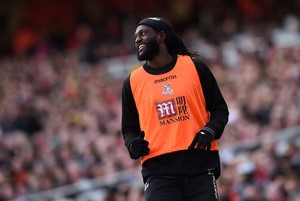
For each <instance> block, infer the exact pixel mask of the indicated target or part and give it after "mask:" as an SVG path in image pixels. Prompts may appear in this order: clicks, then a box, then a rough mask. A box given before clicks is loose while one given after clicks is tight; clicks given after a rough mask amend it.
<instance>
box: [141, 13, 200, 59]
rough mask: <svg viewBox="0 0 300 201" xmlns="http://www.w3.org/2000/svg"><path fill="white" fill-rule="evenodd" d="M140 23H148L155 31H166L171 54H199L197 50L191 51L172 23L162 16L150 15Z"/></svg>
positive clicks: (167, 44) (166, 41)
mask: <svg viewBox="0 0 300 201" xmlns="http://www.w3.org/2000/svg"><path fill="white" fill-rule="evenodd" d="M139 25H147V26H149V27H151V28H153V29H154V30H155V31H157V32H160V31H164V32H165V33H166V40H165V43H166V46H167V49H168V52H169V54H170V55H177V54H179V55H189V56H197V55H198V53H197V52H191V51H190V50H189V49H188V48H187V47H186V45H185V44H184V42H183V41H182V40H181V38H180V37H179V36H178V35H177V34H176V33H175V31H174V30H173V27H172V26H171V24H170V23H169V22H168V21H167V20H166V19H163V18H160V17H148V18H145V19H143V20H142V21H140V22H139V23H138V25H137V26H139Z"/></svg>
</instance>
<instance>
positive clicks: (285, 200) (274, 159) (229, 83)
mask: <svg viewBox="0 0 300 201" xmlns="http://www.w3.org/2000/svg"><path fill="white" fill-rule="evenodd" d="M162 2H165V1H162ZM176 2H179V3H177V4H176V5H177V7H176V6H175V5H174V6H173V7H172V8H173V12H175V11H176V13H177V15H171V14H170V16H173V18H171V17H170V18H171V20H172V22H177V23H175V27H176V28H177V29H178V30H179V31H180V32H179V33H180V35H181V36H182V38H183V40H184V41H185V42H186V44H187V46H188V47H190V49H192V50H195V51H197V52H199V54H200V57H201V59H203V60H204V61H205V62H206V63H207V64H208V65H209V66H210V68H211V70H212V71H213V73H214V74H215V76H216V79H217V81H218V83H219V85H220V88H221V91H222V93H223V95H224V97H225V99H226V101H227V103H228V107H229V112H230V117H229V123H228V126H227V127H226V129H225V131H224V134H223V137H222V138H221V139H220V142H219V144H220V147H221V161H222V175H221V177H220V179H219V180H218V184H219V186H218V187H219V196H220V201H300V141H299V137H294V138H292V139H290V140H274V138H275V137H274V135H275V133H277V132H278V131H282V130H284V129H288V128H294V127H297V126H298V131H296V132H298V134H299V133H300V130H299V126H300V87H299V86H300V21H299V20H300V19H299V16H298V15H296V14H294V15H292V14H286V15H284V12H283V11H284V9H283V10H281V11H282V12H281V13H280V14H281V15H282V16H281V15H280V17H278V16H277V18H276V17H275V16H272V17H274V18H267V19H266V20H264V21H261V20H256V19H255V16H263V14H264V12H263V11H264V10H263V11H261V10H257V9H256V10H255V9H252V10H250V11H253V12H254V11H256V12H254V13H253V12H250V11H249V10H248V11H249V12H248V14H249V15H248V18H247V19H246V20H245V19H244V21H243V23H241V22H239V20H240V19H239V18H237V16H238V15H237V13H234V12H233V11H232V7H230V6H229V7H226V9H224V7H222V6H217V8H215V9H216V10H222V9H224V11H223V12H224V13H223V14H226V15H225V17H224V18H222V20H221V19H219V18H218V17H220V16H217V17H215V18H213V16H212V15H211V13H213V14H214V12H217V11H214V7H212V5H211V7H210V6H208V7H205V9H203V10H202V11H203V12H201V14H198V15H196V17H195V16H190V15H187V16H189V18H188V17H187V19H185V21H182V22H180V21H178V20H177V21H176V19H175V18H176V17H174V16H178V15H179V14H181V15H180V16H186V14H187V13H189V11H190V9H192V8H193V6H190V7H188V5H192V4H188V3H186V4H182V2H183V1H176ZM190 2H193V1H190ZM199 2H202V1H199ZM225 2H227V3H228V2H233V1H225ZM237 2H241V1H237ZM245 2H251V1H245ZM266 2H268V1H262V2H260V3H262V4H261V6H262V7H263V5H265V4H264V3H266ZM180 3H181V4H180ZM121 5H122V4H121ZM163 5H164V4H163ZM183 5H185V6H183ZM229 5H230V4H229ZM266 5H267V4H266ZM223 6H224V5H223ZM243 6H245V5H243ZM243 6H241V8H240V9H242V8H244V7H243ZM119 9H120V8H119ZM265 9H267V10H268V7H267V6H266V8H265ZM210 11H211V12H210ZM243 11H244V12H246V10H243ZM259 11H260V12H259ZM158 13H159V12H158ZM137 14H138V15H137V16H138V17H141V13H137ZM146 14H147V13H145V15H146ZM155 14H157V13H155ZM172 14H173V13H172ZM298 14H299V13H298ZM220 15H221V14H220ZM126 16H127V18H125V19H126V20H125V21H126V26H122V25H124V24H122V23H116V22H119V21H118V20H120V18H119V17H120V16H117V17H113V16H109V17H108V18H107V20H106V21H104V22H105V23H106V24H104V25H103V27H105V30H103V29H101V28H99V27H98V28H95V27H94V26H93V24H92V23H90V24H86V23H78V24H76V26H75V27H76V28H75V29H74V30H73V32H72V33H71V34H69V35H68V37H59V36H61V35H59V34H57V33H61V32H55V33H56V34H53V35H51V37H49V36H48V37H47V40H45V38H44V40H42V39H40V38H39V39H37V36H36V35H35V32H32V29H29V27H28V26H22V27H20V29H19V30H18V32H16V35H15V38H14V39H13V40H12V44H13V45H12V47H11V48H10V51H8V52H9V54H5V55H4V56H1V60H0V105H1V109H0V200H10V199H14V198H17V197H19V196H22V195H27V194H32V193H37V192H41V191H46V190H49V189H55V188H58V187H61V186H65V185H68V184H73V183H76V182H79V181H82V180H84V179H94V178H101V177H102V176H107V175H109V176H110V177H116V175H117V174H118V172H120V171H124V170H130V169H134V168H137V167H139V163H140V162H139V161H133V160H131V159H130V158H129V155H128V152H127V150H126V148H125V146H124V143H123V139H122V135H121V132H120V122H121V120H120V118H121V87H122V82H123V78H125V76H126V75H125V74H124V75H122V76H121V77H122V79H110V78H109V76H107V74H106V73H105V72H106V71H105V69H106V68H107V66H105V65H103V63H101V62H100V61H101V59H103V58H108V59H116V60H118V59H121V58H120V56H125V55H133V54H134V49H133V43H132V42H133V40H132V35H131V34H132V33H133V31H134V27H135V23H136V22H137V20H138V17H136V18H133V16H132V15H126ZM265 17H266V16H265ZM250 19H251V20H252V21H251V20H250ZM123 23H124V21H123ZM185 24H188V26H184V25H185ZM216 25H217V27H216ZM98 26H99V25H98ZM56 30H59V29H56ZM121 30H122V31H121ZM104 32H105V33H104ZM100 33H102V35H100V36H99V34H100ZM120 36H121V37H120ZM44 37H45V36H44ZM62 39H63V40H62ZM62 41H63V42H62ZM102 41H105V42H102ZM0 42H1V41H0ZM3 49H4V48H1V50H3ZM0 52H1V53H3V51H0ZM134 65H137V63H136V64H134ZM134 65H133V66H132V67H134ZM282 133H283V134H284V132H282ZM296 136H297V135H296ZM279 139H280V138H279ZM257 141H258V142H259V143H258V144H255V146H249V145H251V143H253V142H257ZM236 145H242V146H244V147H245V148H244V149H240V150H239V151H238V152H237V153H236V152H234V151H231V148H232V147H234V146H236ZM246 147H248V149H246ZM249 147H250V148H249ZM72 199H74V200H76V198H70V200H72ZM98 199H99V198H98ZM66 200H67V198H66ZM102 200H104V201H143V187H142V186H141V185H138V186H132V185H131V184H130V183H126V182H125V183H119V184H115V185H113V186H111V187H109V188H108V190H106V191H105V194H104V196H103V198H102ZM92 201H94V200H92Z"/></svg>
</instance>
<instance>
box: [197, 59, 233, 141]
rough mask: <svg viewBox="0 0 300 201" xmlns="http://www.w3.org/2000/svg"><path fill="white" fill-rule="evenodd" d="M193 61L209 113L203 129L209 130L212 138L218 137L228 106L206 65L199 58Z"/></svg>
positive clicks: (226, 116) (222, 129) (226, 120)
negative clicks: (208, 118)
mask: <svg viewBox="0 0 300 201" xmlns="http://www.w3.org/2000/svg"><path fill="white" fill-rule="evenodd" d="M193 61H194V63H195V66H196V69H197V72H198V75H199V77H200V82H201V86H202V89H203V93H204V97H205V102H206V108H207V110H208V111H209V113H210V120H209V122H208V123H207V124H206V125H205V126H204V128H203V130H206V131H208V132H210V133H211V134H212V136H213V137H214V139H219V138H220V137H221V136H222V133H223V131H224V128H225V125H226V124H227V122H228V115H229V112H228V107H227V104H226V102H225V100H224V98H223V95H222V93H221V91H220V89H219V86H218V84H217V81H216V79H215V77H214V75H213V74H212V72H211V71H210V69H209V68H208V67H207V65H206V64H204V63H203V62H201V61H199V60H195V59H193Z"/></svg>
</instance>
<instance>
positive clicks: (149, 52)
mask: <svg viewBox="0 0 300 201" xmlns="http://www.w3.org/2000/svg"><path fill="white" fill-rule="evenodd" d="M158 52H159V45H158V43H157V42H156V40H155V39H152V40H150V41H149V42H148V43H147V44H146V48H145V50H144V51H143V52H142V53H141V54H139V52H137V58H138V60H139V61H147V60H151V59H153V58H154V56H155V55H156V54H157V53H158Z"/></svg>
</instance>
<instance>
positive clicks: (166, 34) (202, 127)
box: [122, 17, 229, 201]
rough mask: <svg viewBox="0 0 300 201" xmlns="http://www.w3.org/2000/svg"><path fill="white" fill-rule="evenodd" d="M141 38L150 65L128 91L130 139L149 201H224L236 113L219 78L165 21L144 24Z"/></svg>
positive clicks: (125, 118) (125, 126)
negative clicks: (221, 191)
mask: <svg viewBox="0 0 300 201" xmlns="http://www.w3.org/2000/svg"><path fill="white" fill-rule="evenodd" d="M134 36H135V47H136V49H137V58H138V60H140V61H145V63H144V65H142V66H140V67H139V68H137V69H136V70H134V71H133V72H132V73H131V74H130V75H129V76H128V78H127V79H126V80H125V81H124V84H123V91H122V134H123V138H124V141H125V146H126V147H127V148H128V150H129V154H130V156H131V158H132V159H139V158H140V157H141V164H142V176H143V180H144V183H145V199H146V201H196V200H197V201H198V200H203V201H210V200H218V193H217V186H216V179H217V178H218V177H219V175H220V160H219V154H218V145H217V142H216V140H217V139H219V138H220V137H221V135H222V133H223V131H224V128H225V125H226V124H227V121H228V114H229V113H228V108H227V105H226V103H225V101H224V98H223V96H222V94H221V92H220V90H219V87H218V85H217V82H216V80H215V78H214V76H213V74H212V73H211V71H210V70H209V68H208V67H207V66H206V65H205V64H204V63H203V62H201V61H199V60H197V59H196V58H195V57H194V56H195V54H193V53H191V52H190V51H189V50H188V49H187V48H186V46H185V45H184V43H183V42H182V40H181V39H180V38H179V37H178V35H177V34H176V33H175V32H174V31H173V28H172V27H171V25H170V24H169V22H168V21H167V20H165V19H163V18H159V17H150V18H145V19H143V20H142V21H141V22H139V23H138V25H137V27H136V30H135V34H134Z"/></svg>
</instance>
